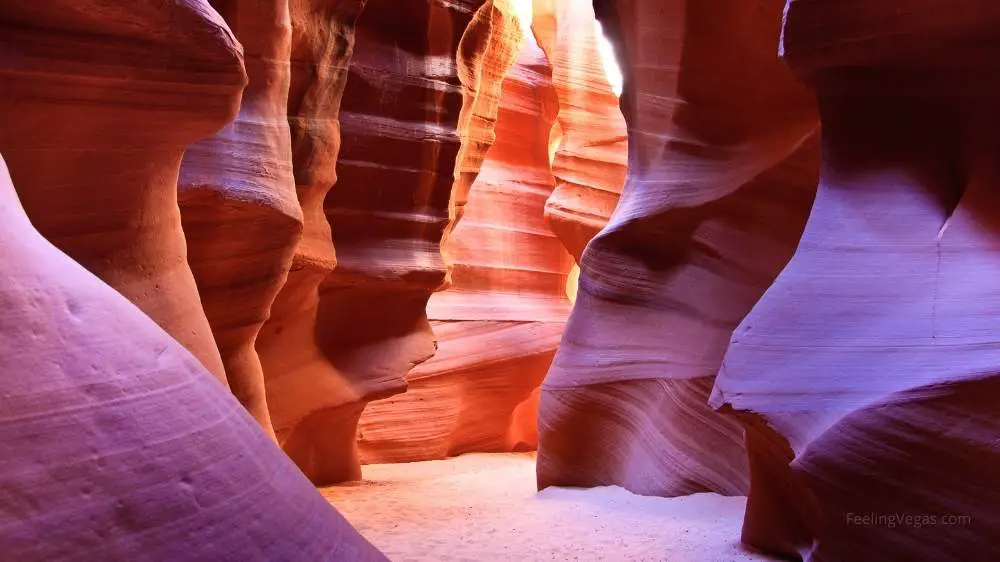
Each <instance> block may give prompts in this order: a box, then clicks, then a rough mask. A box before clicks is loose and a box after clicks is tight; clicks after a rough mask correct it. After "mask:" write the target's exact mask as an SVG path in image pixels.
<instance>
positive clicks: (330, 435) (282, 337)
mask: <svg viewBox="0 0 1000 562" xmlns="http://www.w3.org/2000/svg"><path fill="white" fill-rule="evenodd" d="M362 4H363V5H362ZM362 8H363V11H362ZM309 22H320V23H319V24H318V25H317V24H312V25H310V23H309ZM355 24H356V27H355ZM292 27H293V48H292V87H291V96H290V105H289V114H290V116H291V117H290V122H291V125H292V149H293V154H294V166H293V168H294V173H295V177H296V185H297V188H298V194H299V201H300V204H301V205H302V208H303V214H304V217H305V233H304V237H303V242H302V243H301V244H300V246H299V249H298V250H297V251H296V255H295V258H294V259H293V265H292V270H291V273H290V274H289V280H288V282H287V284H286V286H285V288H284V289H282V291H281V293H280V294H279V296H278V298H277V300H276V302H275V305H274V307H273V310H272V319H271V320H270V321H269V322H268V323H267V324H266V325H265V327H264V330H263V332H262V334H261V337H260V339H259V341H258V346H257V348H258V351H259V352H260V354H261V359H262V362H263V364H264V370H265V378H266V379H267V382H266V385H267V399H268V404H269V407H270V410H271V415H272V421H273V423H274V425H275V430H276V433H277V435H278V439H279V441H280V442H281V443H282V446H283V448H284V449H285V451H286V452H287V453H288V454H289V455H290V456H291V457H292V458H293V459H295V461H296V463H297V464H298V465H299V466H300V468H302V469H303V470H304V471H305V472H306V474H307V475H309V476H310V478H312V479H313V481H314V482H317V483H321V484H327V483H333V482H338V481H341V480H346V479H352V478H357V477H359V476H360V472H359V469H360V466H359V463H358V456H357V450H356V429H357V420H358V417H359V416H360V415H361V412H362V411H363V410H364V408H365V405H366V404H367V403H368V402H369V401H371V400H374V399H378V398H384V397H387V396H391V395H393V394H397V393H400V392H402V391H404V390H405V388H406V380H405V377H406V374H407V373H408V372H409V370H410V369H411V368H412V367H413V366H414V365H416V364H418V363H420V362H422V361H424V360H426V359H427V358H429V357H430V356H432V355H433V354H434V351H435V344H434V338H433V334H432V332H431V327H430V324H429V322H428V320H427V317H426V313H425V307H426V303H427V299H428V298H429V296H430V294H431V293H432V292H433V291H434V290H436V289H438V288H439V287H441V286H442V284H443V283H444V281H445V273H446V267H445V264H444V261H443V260H442V259H441V255H440V244H441V240H442V238H443V236H444V233H445V231H446V229H447V228H448V227H449V222H450V219H451V218H452V217H457V211H455V210H454V209H455V208H456V205H457V204H456V203H454V202H453V201H452V188H453V186H455V185H459V186H460V185H462V182H463V181H464V182H467V183H468V182H471V181H472V180H474V178H475V173H474V172H475V169H476V167H477V165H476V164H475V163H476V161H477V160H481V158H482V153H483V151H484V146H485V145H486V144H488V142H489V139H490V138H491V133H490V132H489V130H488V129H489V128H491V127H492V121H493V119H492V118H491V117H490V116H491V115H495V112H496V109H495V106H496V105H497V96H496V94H495V93H493V90H495V89H496V85H495V84H494V83H493V82H491V80H494V81H495V78H496V77H498V76H500V75H502V74H503V72H504V71H505V69H506V68H507V67H509V66H510V64H512V62H513V55H514V52H513V47H512V45H513V44H514V43H515V42H516V41H517V38H518V34H519V31H518V29H517V26H516V22H515V21H514V17H513V12H512V11H511V10H510V9H509V6H507V5H506V4H505V3H500V2H498V3H496V4H494V3H493V2H487V3H483V2H480V1H475V0H473V1H463V2H454V3H448V4H441V3H437V2H431V3H415V4H412V5H411V4H407V5H406V6H401V5H399V4H398V3H395V2H389V1H388V0H369V1H368V2H366V3H361V2H354V3H347V2H340V3H335V4H334V5H332V6H331V5H329V3H316V4H315V5H313V4H308V3H304V2H301V3H293V5H292ZM355 32H356V35H355ZM352 54H353V56H352ZM348 60H349V61H350V64H349V65H348V64H347V63H348ZM490 77H493V78H490ZM341 99H342V100H343V111H340V105H341V104H340V103H339V102H340V101H341ZM491 104H492V105H491ZM341 130H342V131H343V150H340V146H341V142H340V140H341ZM463 142H464V143H465V146H466V147H467V148H464V149H463V148H462V147H463ZM460 149H461V154H460ZM460 156H461V157H460ZM334 183H336V187H333V184H334ZM331 187H333V189H331ZM331 241H332V244H331ZM334 245H335V246H336V252H334Z"/></svg>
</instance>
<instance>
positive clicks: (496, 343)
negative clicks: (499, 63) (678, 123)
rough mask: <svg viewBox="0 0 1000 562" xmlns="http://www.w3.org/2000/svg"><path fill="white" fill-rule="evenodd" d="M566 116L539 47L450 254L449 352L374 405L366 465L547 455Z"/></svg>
mask: <svg viewBox="0 0 1000 562" xmlns="http://www.w3.org/2000/svg"><path fill="white" fill-rule="evenodd" d="M556 109H557V99H556V92H555V89H554V87H553V85H552V81H551V71H550V68H549V65H548V62H547V60H546V59H545V56H544V54H543V53H542V52H541V50H540V49H539V48H538V47H537V46H536V45H535V43H534V41H533V40H530V39H528V40H526V41H525V42H524V45H523V47H522V48H521V50H520V54H519V56H518V59H517V62H516V64H515V65H514V67H513V69H512V70H511V72H510V73H509V74H508V75H507V78H506V79H505V80H504V81H503V90H502V96H501V97H500V109H499V119H498V121H497V124H496V142H495V143H494V144H493V146H492V148H491V149H490V150H489V152H488V153H487V154H486V159H485V163H484V164H483V166H482V170H481V173H480V174H479V176H478V179H477V180H476V182H475V183H474V184H473V185H472V188H471V192H470V194H469V196H468V202H467V204H466V205H465V212H464V216H463V218H462V220H461V222H459V223H458V225H457V227H456V228H455V229H454V230H453V231H452V232H451V236H450V237H449V238H448V239H447V240H446V242H445V244H444V246H443V249H442V250H443V254H444V256H445V259H446V260H447V262H448V263H449V265H450V268H451V274H450V277H451V285H450V287H449V288H448V289H447V290H445V291H443V292H440V293H437V294H435V295H433V296H432V297H431V299H430V303H429V305H428V308H427V312H428V317H429V318H430V319H431V325H432V327H433V329H434V333H435V335H436V337H437V339H438V350H437V353H436V354H435V355H434V357H433V358H431V359H430V360H428V361H427V362H425V363H422V364H421V365H418V366H417V367H416V368H415V369H414V370H413V371H411V372H410V374H409V376H408V377H407V381H408V389H407V391H406V393H405V394H402V395H399V396H396V397H393V398H390V399H388V400H381V401H378V402H373V403H371V404H369V406H368V408H367V410H366V411H365V414H364V415H363V416H362V418H361V426H360V430H361V433H360V446H361V454H362V459H363V460H364V461H365V462H398V461H413V460H426V459H433V458H443V457H446V456H449V455H455V454H460V453H463V452H468V451H510V450H517V449H533V448H534V447H535V446H536V443H537V437H536V434H535V427H536V425H535V417H536V414H537V401H538V395H537V388H538V385H539V384H540V383H541V380H542V377H544V375H545V372H546V370H547V369H548V367H549V364H550V363H551V360H552V355H553V353H554V352H555V349H556V346H557V345H558V343H559V337H560V335H561V333H562V330H563V327H564V323H565V320H566V317H567V316H568V314H569V301H568V299H567V297H566V294H565V286H566V276H567V273H568V272H569V269H570V267H571V266H572V263H573V261H572V257H571V256H570V255H569V254H567V253H566V251H565V250H564V249H563V247H562V245H561V243H560V241H559V240H558V239H557V238H556V237H555V236H554V235H553V234H552V232H551V231H549V229H548V228H547V226H546V223H545V218H544V207H545V201H546V199H547V198H548V197H549V195H550V194H551V192H552V189H553V187H554V184H555V180H554V178H553V177H552V174H551V172H550V168H549V160H548V146H549V135H550V131H551V127H552V123H553V121H554V120H555V112H556Z"/></svg>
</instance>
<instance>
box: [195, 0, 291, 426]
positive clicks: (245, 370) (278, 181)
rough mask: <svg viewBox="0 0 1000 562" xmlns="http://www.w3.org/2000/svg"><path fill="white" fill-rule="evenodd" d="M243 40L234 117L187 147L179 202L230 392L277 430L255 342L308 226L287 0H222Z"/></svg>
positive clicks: (230, 19) (227, 16) (234, 27)
mask: <svg viewBox="0 0 1000 562" xmlns="http://www.w3.org/2000/svg"><path fill="white" fill-rule="evenodd" d="M215 3H216V4H217V5H219V6H220V8H221V11H222V16H223V17H224V18H226V20H227V21H228V22H229V24H230V27H231V28H232V29H233V31H234V33H235V34H236V37H237V39H239V41H240V42H241V44H242V45H243V48H244V50H245V52H244V56H245V60H246V68H247V74H248V75H249V79H250V82H249V84H248V85H247V87H246V89H245V90H244V92H243V100H242V104H241V107H240V112H239V113H238V114H237V116H236V120H235V121H234V122H232V123H230V124H229V125H227V126H226V127H225V128H223V129H222V130H221V131H219V132H218V133H217V134H215V135H213V136H212V137H209V138H207V139H205V140H202V141H200V142H197V143H195V144H193V145H191V146H190V147H188V149H187V151H186V152H185V153H184V162H183V165H182V166H181V175H180V184H179V202H180V206H181V218H182V219H183V225H184V235H185V238H186V239H187V247H188V263H189V264H190V265H191V268H192V270H193V272H194V277H195V281H197V283H198V292H199V294H200V296H201V302H202V305H203V306H204V308H205V314H206V315H207V317H208V321H209V323H210V324H211V325H212V331H213V333H214V334H215V341H216V343H217V344H218V346H219V351H220V353H221V355H222V362H223V364H224V365H225V369H226V378H227V379H228V381H229V387H230V389H231V390H232V391H233V394H234V395H236V397H237V398H238V399H239V400H240V402H241V403H242V404H243V405H244V406H245V407H246V408H247V410H248V411H249V412H250V413H251V415H253V416H254V418H256V419H257V421H258V422H259V423H260V424H261V426H262V427H263V428H264V430H265V431H267V432H269V433H273V430H272V429H271V418H270V415H269V414H268V411H267V401H266V399H265V394H264V373H263V370H262V368H261V365H260V359H259V358H258V356H257V351H256V350H255V349H254V342H255V341H256V339H257V333H258V331H259V330H260V327H261V325H262V324H263V323H264V320H266V319H267V317H268V315H269V314H270V309H271V303H272V302H273V301H274V297H275V295H276V294H277V292H278V289H280V288H281V286H282V285H283V284H284V283H285V279H286V277H287V275H288V268H289V266H290V265H291V261H292V254H293V252H294V249H295V245H296V243H297V242H298V240H299V236H300V233H301V231H302V211H301V209H300V208H299V203H298V201H297V200H296V197H295V181H294V179H293V177H292V151H291V137H290V136H289V129H288V119H287V116H286V115H287V108H288V85H289V74H290V72H289V55H290V52H291V23H290V20H289V13H288V2H287V0H267V1H263V2H262V1H260V0H241V1H238V2H218V1H217V2H215Z"/></svg>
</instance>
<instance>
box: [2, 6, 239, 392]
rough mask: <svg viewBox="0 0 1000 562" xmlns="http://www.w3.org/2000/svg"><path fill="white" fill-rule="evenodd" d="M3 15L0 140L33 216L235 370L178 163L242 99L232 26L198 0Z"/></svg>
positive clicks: (191, 343) (180, 335) (179, 335)
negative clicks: (213, 306)
mask: <svg viewBox="0 0 1000 562" xmlns="http://www.w3.org/2000/svg"><path fill="white" fill-rule="evenodd" d="M0 25H2V26H3V28H2V35H0V45H2V46H3V49H4V51H3V53H4V56H3V59H0V96H2V97H0V121H2V122H3V126H2V127H0V153H3V154H4V157H5V158H6V159H7V163H8V166H9V167H10V171H11V175H12V176H13V178H14V180H15V183H16V186H17V190H18V194H19V196H20V198H21V202H22V204H23V205H24V208H25V210H26V211H27V213H28V216H30V217H31V221H32V223H33V224H34V225H35V227H36V228H37V229H38V230H39V231H40V232H41V233H42V235H43V236H45V237H46V238H47V239H48V240H49V241H51V242H52V243H53V244H55V245H56V246H57V247H59V249H61V250H62V251H64V252H66V253H67V254H69V255H70V257H72V258H73V259H74V260H76V261H77V262H79V263H80V264H82V265H83V266H84V267H86V268H87V269H88V270H90V271H91V272H92V273H94V274H95V275H97V276H98V277H100V278H101V279H102V280H104V281H105V282H106V283H108V284H109V285H111V286H112V287H114V288H115V289H116V290H117V291H118V292H120V293H121V294H123V295H125V297H127V298H128V299H129V300H131V301H132V302H133V303H135V304H136V306H138V307H139V308H140V309H141V310H142V311H143V312H145V313H146V314H147V315H149V317H150V318H152V319H153V320H154V321H155V322H156V323H157V324H159V325H160V326H161V327H162V328H163V329H164V330H166V331H167V332H168V333H169V334H170V335H171V336H173V337H174V338H175V339H176V340H177V341H178V342H180V343H181V344H182V345H184V347H186V348H187V349H188V350H189V351H191V353H193V354H194V355H195V356H196V357H198V359H199V360H200V361H201V362H202V364H203V365H205V367H206V368H208V370H209V371H211V372H212V373H213V374H214V375H215V376H216V377H217V378H218V379H219V380H220V381H222V382H223V383H225V381H226V378H225V371H224V368H223V363H222V361H221V360H220V356H219V351H218V349H217V347H216V344H215V340H214V338H213V336H212V331H211V328H210V326H209V323H208V320H207V319H206V316H205V312H204V310H203V309H202V307H201V304H200V302H199V299H198V290H197V287H196V285H195V280H194V277H193V275H192V273H191V269H190V267H188V263H187V261H186V258H187V252H186V246H185V240H184V233H183V231H182V230H181V216H180V213H179V212H178V208H177V176H178V168H179V167H180V163H181V157H182V155H183V153H184V149H185V147H186V146H187V145H188V144H189V143H191V142H193V141H195V140H197V139H199V138H201V137H203V136H205V135H207V134H209V133H212V132H214V131H216V130H217V129H219V128H220V127H222V126H223V125H224V124H225V123H226V122H227V121H228V120H230V119H232V118H233V116H234V114H235V112H236V109H237V107H238V106H239V101H240V92H241V90H242V89H243V86H244V84H245V83H246V74H245V71H244V68H243V61H242V58H243V57H242V49H241V48H240V46H239V44H238V43H237V42H236V39H235V38H234V37H233V35H232V33H231V32H230V30H229V28H228V27H227V26H226V24H225V22H224V21H223V20H222V18H220V17H219V15H218V14H217V13H216V12H215V11H213V10H212V9H211V7H210V6H208V4H207V3H205V2H203V1H197V0H171V1H167V2H155V3H154V2H138V3H134V2H128V3H120V4H113V5H112V4H109V3H108V2H103V1H98V0H83V1H79V2H78V1H75V0H74V1H70V0H41V1H38V2H5V3H3V5H2V6H0ZM84 108H85V109H84Z"/></svg>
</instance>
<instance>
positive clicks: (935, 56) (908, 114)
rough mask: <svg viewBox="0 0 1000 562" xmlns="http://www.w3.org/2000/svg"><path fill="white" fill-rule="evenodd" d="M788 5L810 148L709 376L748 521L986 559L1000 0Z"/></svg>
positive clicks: (779, 533) (993, 421)
mask: <svg viewBox="0 0 1000 562" xmlns="http://www.w3.org/2000/svg"><path fill="white" fill-rule="evenodd" d="M914 14H919V17H911V16H912V15H914ZM786 17H787V19H786V24H785V30H784V41H783V54H784V58H785V59H786V60H787V61H788V63H789V64H790V66H791V67H793V68H794V69H795V70H796V72H797V73H798V74H799V75H800V76H801V77H802V78H803V79H804V80H805V81H806V82H807V83H809V84H810V86H811V87H812V88H813V89H814V90H815V91H816V93H817V96H818V99H819V106H820V112H821V115H822V119H823V139H822V144H823V164H822V170H821V175H820V186H819V192H818V194H817V197H816V202H815V205H814V207H813V210H812V214H811V215H810V217H809V222H808V224H807V225H806V229H805V233H804V234H803V236H802V241H801V243H800V244H799V247H798V250H797V251H796V253H795V255H794V257H793V258H792V260H791V261H790V262H789V264H788V266H787V267H786V268H785V270H784V271H783V272H782V273H781V275H780V276H779V277H778V278H777V279H776V280H775V282H774V284H773V285H772V286H771V288H770V289H769V290H768V291H767V293H766V294H765V295H764V297H763V298H762V299H761V300H760V302H758V303H757V305H756V306H755V307H754V308H753V311H752V312H751V313H750V314H749V315H748V316H747V317H746V318H745V319H744V320H743V322H742V323H741V324H740V326H739V328H738V329H737V330H736V331H735V333H734V334H733V337H732V343H731V345H730V347H729V351H728V352H727V354H726V357H725V362H724V366H723V369H722V371H721V372H720V375H719V377H718V379H717V381H716V388H715V391H714V393H713V400H712V402H713V404H714V405H716V406H719V407H722V408H724V409H725V410H728V411H732V412H735V414H736V416H737V417H738V418H739V419H740V420H741V421H742V422H743V424H744V427H745V428H746V434H747V441H748V446H749V447H748V448H749V453H750V467H751V475H752V484H751V490H750V498H749V502H748V505H747V513H746V519H745V524H744V529H743V540H744V541H745V542H746V543H749V544H751V545H753V546H755V547H757V548H759V549H762V550H766V551H770V552H774V553H779V554H785V555H790V556H802V557H803V558H804V559H805V560H810V561H816V562H819V561H841V560H890V561H896V560H898V561H904V560H905V561H918V562H919V561H927V562H930V561H936V560H982V561H987V560H995V559H997V558H998V557H1000V546H998V545H997V543H996V541H995V540H994V539H993V537H995V536H996V535H997V532H998V530H1000V515H998V512H997V510H996V507H995V505H996V503H997V500H998V492H996V491H995V490H996V486H995V482H994V478H993V472H992V470H991V468H992V467H994V466H996V463H997V462H998V461H1000V446H998V444H997V435H1000V415H998V412H997V408H996V401H997V398H998V397H1000V377H998V375H997V372H998V365H1000V345H998V338H997V333H998V332H1000V324H998V316H997V314H995V311H994V309H995V304H994V303H995V302H996V299H997V294H998V290H997V285H996V283H995V281H994V280H995V276H996V275H997V273H998V272H1000V253H998V247H1000V246H998V240H1000V231H998V230H997V226H998V225H997V220H996V218H995V217H996V215H997V209H998V208H1000V207H998V205H1000V200H998V197H997V194H996V186H995V183H994V182H995V181H996V180H997V178H998V177H1000V170H998V169H997V164H996V157H995V155H996V153H997V150H998V148H1000V135H998V133H997V131H998V126H997V125H998V124H1000V112H998V111H997V109H996V103H995V100H996V97H997V95H998V93H1000V80H998V78H1000V76H998V73H997V71H996V63H995V62H994V59H993V57H992V54H993V52H994V49H995V46H996V45H997V35H996V29H997V26H998V24H1000V8H998V7H997V6H996V4H995V3H991V2H980V1H967V2H958V3H956V2H947V3H946V2H940V1H924V2H916V3H913V2H907V3H905V5H904V3H902V2H884V3H879V4H878V5H874V4H869V3H864V4H862V3H861V2H823V1H814V2H800V1H792V2H790V3H789V5H788V8H787V16H786ZM890 517H893V518H898V519H889V518H890Z"/></svg>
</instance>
